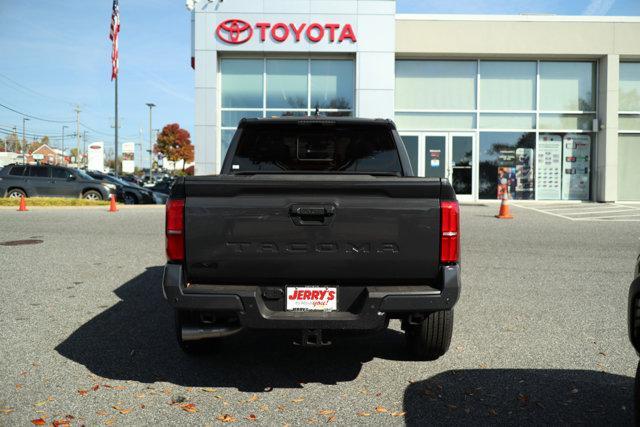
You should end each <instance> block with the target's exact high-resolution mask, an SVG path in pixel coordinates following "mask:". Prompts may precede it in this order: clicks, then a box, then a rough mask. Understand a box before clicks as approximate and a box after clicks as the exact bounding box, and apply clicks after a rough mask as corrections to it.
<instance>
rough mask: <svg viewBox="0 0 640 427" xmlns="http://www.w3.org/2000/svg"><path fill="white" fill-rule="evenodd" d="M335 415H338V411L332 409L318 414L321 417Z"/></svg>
mask: <svg viewBox="0 0 640 427" xmlns="http://www.w3.org/2000/svg"><path fill="white" fill-rule="evenodd" d="M335 413H336V411H334V410H332V409H323V410H321V411H320V412H318V414H320V415H333V414H335Z"/></svg>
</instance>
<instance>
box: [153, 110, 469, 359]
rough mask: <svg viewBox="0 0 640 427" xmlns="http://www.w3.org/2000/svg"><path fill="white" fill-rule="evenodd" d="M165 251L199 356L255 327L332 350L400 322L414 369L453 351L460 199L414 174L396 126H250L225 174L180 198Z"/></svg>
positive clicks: (245, 124)
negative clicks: (344, 338) (342, 338)
mask: <svg viewBox="0 0 640 427" xmlns="http://www.w3.org/2000/svg"><path fill="white" fill-rule="evenodd" d="M166 253H167V259H168V261H167V264H166V266H165V269H164V277H163V285H162V286H163V292H164V296H165V298H166V299H167V301H168V302H169V303H170V304H171V305H172V306H173V308H174V309H175V318H176V334H177V339H178V343H179V345H180V346H181V347H182V349H183V350H185V351H187V352H195V351H201V350H202V349H204V348H209V347H211V346H215V345H216V342H217V341H219V340H220V339H221V338H224V337H226V336H229V335H233V334H235V333H238V332H240V331H241V330H242V329H245V328H246V329H254V330H255V329H258V330H272V331H273V330H287V331H291V332H292V336H293V337H294V343H296V344H300V345H304V346H321V345H328V344H330V342H331V340H332V339H333V340H335V339H336V338H335V337H338V336H339V335H340V334H341V333H343V334H342V335H346V334H344V332H349V331H350V332H366V331H379V330H382V329H384V328H387V327H388V325H389V321H390V320H391V319H399V320H401V324H402V329H403V330H404V332H405V335H406V340H407V344H408V350H409V351H410V354H411V355H412V356H413V357H414V358H416V359H418V360H434V359H437V358H438V357H440V356H442V355H443V354H445V352H446V351H447V350H448V348H449V343H450V341H451V334H452V330H453V307H454V305H455V303H456V302H457V300H458V296H459V292H460V226H459V207H458V202H457V201H456V195H455V193H454V190H453V188H452V186H451V184H450V183H449V182H448V181H447V180H445V179H434V178H418V177H416V176H415V174H414V172H413V171H412V168H411V163H410V160H409V157H408V155H407V151H406V149H405V147H404V145H403V143H402V140H401V139H400V136H399V135H398V132H397V131H396V128H395V125H394V124H393V122H392V121H390V120H381V119H376V120H374V119H345V118H335V119H334V118H326V117H325V118H323V117H313V116H310V117H304V118H303V117H297V118H280V119H243V120H242V121H241V122H240V123H239V125H238V129H237V131H236V133H235V135H234V137H233V139H232V141H231V144H230V146H229V148H228V152H227V154H226V157H225V160H224V163H223V166H222V170H221V174H220V175H217V176H195V177H184V178H179V179H178V180H177V181H176V183H175V184H174V186H173V188H172V189H171V194H170V197H169V200H168V203H167V207H166Z"/></svg>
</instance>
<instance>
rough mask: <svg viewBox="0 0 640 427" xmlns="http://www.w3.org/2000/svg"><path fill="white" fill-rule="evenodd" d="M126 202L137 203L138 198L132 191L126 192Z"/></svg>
mask: <svg viewBox="0 0 640 427" xmlns="http://www.w3.org/2000/svg"><path fill="white" fill-rule="evenodd" d="M124 204H125V205H137V204H138V198H137V197H136V196H135V195H134V194H131V193H124Z"/></svg>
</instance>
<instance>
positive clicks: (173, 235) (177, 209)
mask: <svg viewBox="0 0 640 427" xmlns="http://www.w3.org/2000/svg"><path fill="white" fill-rule="evenodd" d="M165 232H166V236H167V259H168V260H169V261H184V200H183V199H169V200H168V201H167V218H166V223H165Z"/></svg>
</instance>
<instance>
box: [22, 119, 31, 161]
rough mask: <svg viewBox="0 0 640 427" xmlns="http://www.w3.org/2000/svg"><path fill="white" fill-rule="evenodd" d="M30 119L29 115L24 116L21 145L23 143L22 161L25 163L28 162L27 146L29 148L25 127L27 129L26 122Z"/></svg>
mask: <svg viewBox="0 0 640 427" xmlns="http://www.w3.org/2000/svg"><path fill="white" fill-rule="evenodd" d="M28 121H29V118H28V117H23V118H22V144H21V145H22V162H23V163H24V164H27V157H26V156H25V151H26V148H27V139H26V137H25V134H26V130H25V129H26V122H28Z"/></svg>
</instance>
